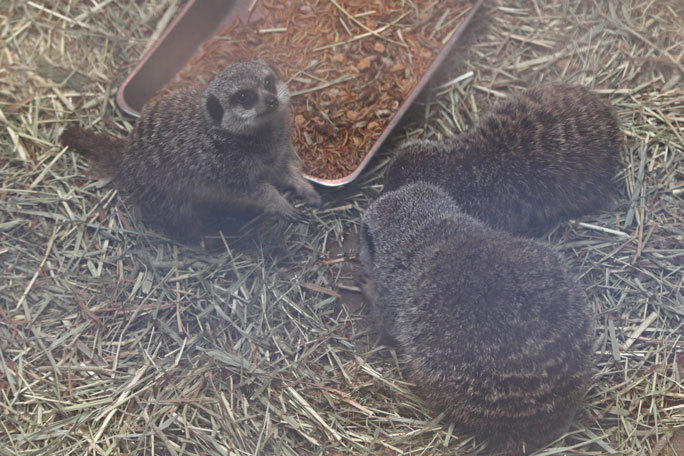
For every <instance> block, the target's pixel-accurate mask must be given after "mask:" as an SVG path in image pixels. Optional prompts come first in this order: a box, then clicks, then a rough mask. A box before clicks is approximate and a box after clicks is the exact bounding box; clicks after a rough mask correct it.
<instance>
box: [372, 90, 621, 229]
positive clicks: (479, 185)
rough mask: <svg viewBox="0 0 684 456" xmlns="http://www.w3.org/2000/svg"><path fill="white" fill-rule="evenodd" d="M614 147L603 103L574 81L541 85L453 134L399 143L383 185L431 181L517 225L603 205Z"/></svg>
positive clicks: (607, 200)
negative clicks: (442, 137) (403, 143)
mask: <svg viewBox="0 0 684 456" xmlns="http://www.w3.org/2000/svg"><path fill="white" fill-rule="evenodd" d="M622 148H623V139H622V133H621V131H620V128H619V126H618V123H617V119H616V116H615V112H614V110H613V108H612V107H611V106H610V105H609V104H608V103H606V102H604V101H602V100H601V99H600V98H599V97H598V96H597V95H595V94H592V93H591V92H589V91H588V90H586V89H584V88H582V87H577V86H570V85H564V84H553V85H543V86H540V87H537V88H533V89H530V90H527V91H524V92H522V93H520V94H518V95H514V96H512V97H510V98H509V99H507V100H505V101H503V102H501V103H498V104H496V105H495V106H494V107H493V108H492V110H491V112H489V113H488V114H487V115H485V116H484V117H483V118H481V119H480V121H479V122H477V123H476V124H475V125H474V126H473V127H472V128H471V129H470V130H469V131H468V132H466V133H464V134H462V135H460V136H457V137H454V138H450V139H447V140H444V141H439V142H437V141H416V142H413V143H408V144H406V145H404V146H403V147H402V148H401V149H400V150H398V151H397V153H396V156H395V157H394V159H393V160H392V162H391V164H390V165H389V168H388V170H387V173H386V175H385V189H386V190H387V191H391V190H394V189H397V188H399V187H400V186H402V185H405V184H407V183H410V182H417V181H425V182H430V183H434V184H436V185H439V186H441V187H443V188H444V189H446V190H447V191H448V192H449V194H450V195H451V196H452V197H453V198H454V199H455V200H456V202H457V203H458V204H459V206H460V207H461V209H462V210H463V211H464V212H466V213H467V214H469V215H472V216H474V217H476V218H478V219H480V220H482V221H484V222H485V223H487V224H489V225H490V226H492V227H495V228H501V229H504V230H507V231H512V232H523V231H527V230H531V229H539V228H544V227H546V226H547V225H550V224H553V223H556V222H558V221H561V220H564V219H567V218H572V217H577V216H581V215H585V214H588V213H592V212H596V211H599V210H602V209H606V208H608V207H610V205H611V203H612V202H613V201H614V195H615V186H614V184H613V183H612V182H611V181H612V180H613V179H614V178H615V175H616V174H617V173H618V171H619V168H620V158H619V157H620V153H621V151H622Z"/></svg>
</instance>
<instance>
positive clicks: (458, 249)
mask: <svg viewBox="0 0 684 456" xmlns="http://www.w3.org/2000/svg"><path fill="white" fill-rule="evenodd" d="M361 226H362V227H361V249H360V253H359V256H360V259H361V262H362V264H363V266H364V269H365V271H366V273H367V275H368V278H369V279H370V281H371V283H372V284H373V287H372V288H373V289H374V290H375V296H372V301H373V302H372V309H373V314H374V317H375V319H376V322H377V323H378V325H379V326H380V327H381V328H382V329H384V331H385V332H386V333H387V334H388V335H389V336H391V338H393V339H394V340H395V341H396V343H397V345H398V348H399V353H400V355H401V359H402V360H403V362H404V363H405V365H406V371H407V377H408V378H409V380H411V381H412V382H415V384H416V385H417V388H418V392H419V394H420V395H421V396H422V397H423V398H424V399H425V400H426V401H427V402H428V403H429V404H431V405H432V406H433V407H434V408H435V409H436V410H439V411H444V412H445V413H446V415H447V416H448V418H449V419H450V420H452V421H454V422H456V423H458V424H460V425H463V426H466V427H467V428H469V429H471V430H472V431H474V432H476V433H477V434H479V435H480V436H481V437H483V438H486V439H489V440H490V446H491V447H492V448H493V451H495V452H499V453H500V454H505V455H521V454H527V453H531V452H532V451H533V450H534V449H536V448H538V447H540V446H542V445H543V444H545V443H547V442H549V441H551V440H552V439H554V438H556V437H558V436H559V435H561V434H562V433H563V432H564V431H565V430H566V429H567V427H568V425H569V424H570V421H571V419H572V417H573V415H574V413H575V411H576V409H577V407H578V405H579V404H580V403H581V398H582V396H583V394H584V391H585V389H586V387H587V384H588V381H589V368H590V364H591V355H590V353H591V345H592V339H593V327H592V318H591V311H590V308H589V305H588V302H587V299H586V296H585V295H584V292H583V290H582V289H581V288H580V287H579V286H578V285H577V283H576V279H575V277H573V276H572V275H571V274H570V273H569V272H568V271H567V269H566V268H565V266H564V264H563V259H562V258H561V256H560V255H559V254H558V253H557V252H556V251H555V250H553V249H552V248H551V247H549V246H548V245H546V244H544V243H542V242H540V241H537V240H534V239H528V238H521V237H516V236H513V235H511V234H509V233H506V232H503V231H497V230H493V229H491V228H488V227H487V226H486V225H484V224H483V223H481V222H479V221H477V220H475V219H474V218H472V217H470V216H468V215H466V214H464V213H463V212H462V211H461V210H460V209H459V208H458V206H457V205H456V204H455V203H454V201H453V200H452V199H451V198H450V197H449V196H448V195H447V194H446V193H445V192H444V191H442V190H440V189H438V188H437V187H435V186H433V185H430V184H425V183H419V184H412V185H408V186H405V187H402V188H401V189H399V190H396V191H393V192H389V193H386V194H385V195H383V196H382V197H380V198H379V199H378V200H377V201H375V202H374V203H373V204H372V205H371V206H370V207H369V209H368V210H367V211H366V213H365V214H364V216H363V218H362V225H361Z"/></svg>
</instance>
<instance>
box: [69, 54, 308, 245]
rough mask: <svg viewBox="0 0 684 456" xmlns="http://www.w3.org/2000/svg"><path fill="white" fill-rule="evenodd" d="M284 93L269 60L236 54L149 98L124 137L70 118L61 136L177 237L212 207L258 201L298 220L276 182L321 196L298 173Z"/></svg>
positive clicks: (192, 230)
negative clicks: (196, 82) (208, 76)
mask: <svg viewBox="0 0 684 456" xmlns="http://www.w3.org/2000/svg"><path fill="white" fill-rule="evenodd" d="M289 102H290V93H289V91H288V89H287V87H286V85H285V83H284V82H283V81H281V80H280V79H279V78H278V76H277V71H276V70H275V69H274V68H273V67H272V66H271V65H269V64H267V63H266V62H264V61H261V60H254V61H248V62H239V63H234V64H231V65H229V66H228V67H226V68H225V69H224V70H223V71H221V72H220V73H218V74H217V75H216V76H215V77H214V79H213V80H212V81H211V82H210V83H209V84H208V85H207V86H206V87H198V86H193V87H189V88H186V89H182V90H178V91H174V92H170V93H168V94H165V95H163V96H160V97H159V98H157V99H155V100H153V101H152V102H150V103H148V104H147V105H146V106H145V107H144V108H143V111H142V114H141V116H140V119H138V120H137V122H136V123H135V127H134V129H133V131H132V132H131V134H130V135H129V136H128V137H127V138H126V139H118V138H113V137H108V136H105V135H102V134H96V133H93V132H92V131H89V130H84V129H81V128H79V127H69V128H67V129H66V130H65V131H64V133H63V134H62V138H61V141H62V143H63V144H65V145H67V146H69V147H71V148H73V149H75V150H76V151H78V152H81V153H82V154H84V155H85V156H86V157H88V158H89V159H90V162H91V164H92V166H93V167H94V168H95V170H96V171H97V172H98V173H99V174H100V175H103V176H108V177H112V178H113V180H114V183H115V185H116V186H117V188H118V189H120V190H121V191H122V192H123V193H124V194H125V195H126V196H127V197H128V198H130V199H132V200H133V202H134V203H136V204H137V205H138V206H139V207H140V209H141V210H142V213H143V217H144V218H145V219H146V220H149V221H152V222H153V223H156V224H160V225H162V226H163V227H165V229H166V230H167V231H168V232H169V233H170V234H175V235H178V236H179V237H181V238H186V237H190V238H195V237H196V236H198V235H199V234H200V233H201V232H202V230H203V220H204V219H205V218H206V217H210V216H212V215H215V214H214V212H215V211H216V210H217V209H218V210H219V211H226V212H227V213H230V212H231V211H238V210H240V209H241V208H244V207H247V208H257V209H259V210H262V211H264V212H266V213H269V214H274V215H276V216H279V217H282V218H284V219H286V220H290V221H296V220H298V219H299V218H300V217H301V216H300V214H299V212H298V211H297V210H296V209H295V208H294V207H293V206H292V204H290V203H289V202H288V201H287V200H286V199H285V197H284V196H283V194H282V193H281V191H282V190H286V189H292V190H294V191H295V192H296V194H297V195H299V196H300V197H302V198H303V199H304V200H305V201H306V202H307V203H309V204H311V205H314V206H320V204H321V198H320V196H319V195H318V193H317V192H316V191H315V190H314V188H313V186H312V185H311V184H310V183H309V182H308V181H306V180H305V179H304V177H303V176H302V174H301V162H300V160H299V158H298V156H297V154H296V152H295V150H294V148H293V146H292V142H291V132H292V121H291V113H290V104H289Z"/></svg>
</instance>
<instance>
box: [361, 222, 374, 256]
mask: <svg viewBox="0 0 684 456" xmlns="http://www.w3.org/2000/svg"><path fill="white" fill-rule="evenodd" d="M360 236H361V244H362V245H365V246H366V248H367V249H368V253H369V254H370V257H371V259H373V258H375V242H374V240H373V235H372V234H371V232H370V229H369V228H368V224H367V223H366V222H362V223H361V233H360Z"/></svg>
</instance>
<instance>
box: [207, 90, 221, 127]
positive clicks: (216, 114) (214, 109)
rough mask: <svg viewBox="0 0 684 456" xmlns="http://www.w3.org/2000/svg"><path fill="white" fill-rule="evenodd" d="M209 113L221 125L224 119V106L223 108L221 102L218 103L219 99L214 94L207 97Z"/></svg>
mask: <svg viewBox="0 0 684 456" xmlns="http://www.w3.org/2000/svg"><path fill="white" fill-rule="evenodd" d="M207 112H208V113H209V116H210V117H211V118H212V119H214V120H215V121H216V123H220V122H221V119H223V106H221V102H220V101H218V98H216V97H215V96H214V95H212V94H209V95H208V96H207Z"/></svg>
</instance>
